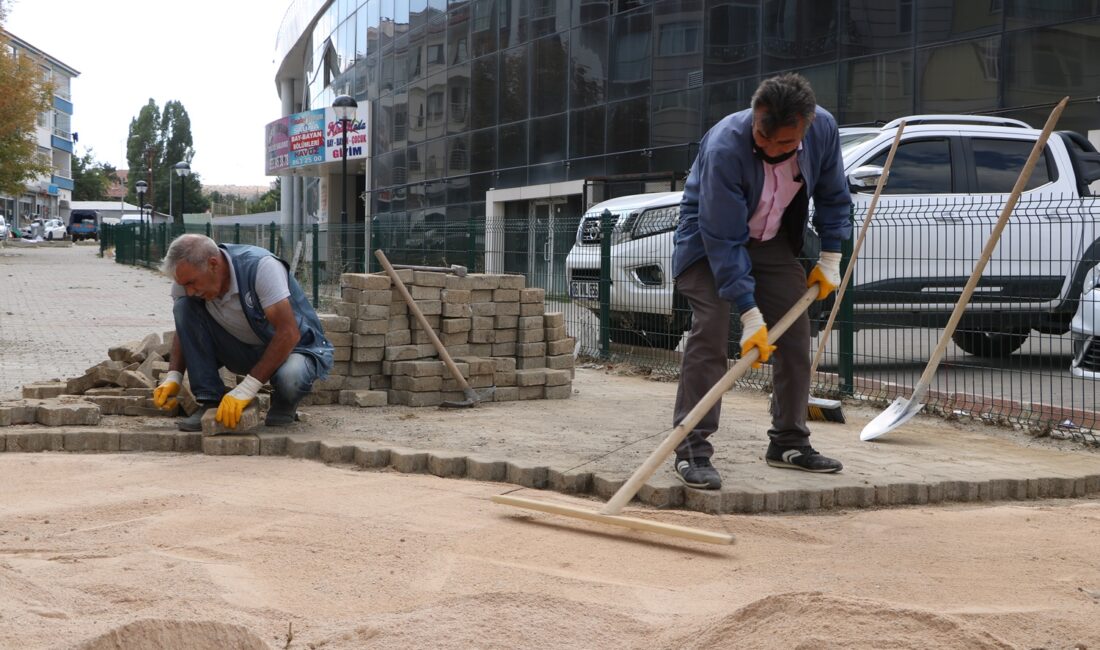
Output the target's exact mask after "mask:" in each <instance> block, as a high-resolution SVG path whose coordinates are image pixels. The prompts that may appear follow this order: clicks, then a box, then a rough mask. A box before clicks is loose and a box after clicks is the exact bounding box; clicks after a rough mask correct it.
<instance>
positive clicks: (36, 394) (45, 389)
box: [23, 381, 67, 399]
mask: <svg viewBox="0 0 1100 650" xmlns="http://www.w3.org/2000/svg"><path fill="white" fill-rule="evenodd" d="M66 384H67V382H63V381H48V382H38V383H34V384H26V385H24V386H23V399H48V398H50V397H57V396H59V395H63V394H64V393H65V386H66Z"/></svg>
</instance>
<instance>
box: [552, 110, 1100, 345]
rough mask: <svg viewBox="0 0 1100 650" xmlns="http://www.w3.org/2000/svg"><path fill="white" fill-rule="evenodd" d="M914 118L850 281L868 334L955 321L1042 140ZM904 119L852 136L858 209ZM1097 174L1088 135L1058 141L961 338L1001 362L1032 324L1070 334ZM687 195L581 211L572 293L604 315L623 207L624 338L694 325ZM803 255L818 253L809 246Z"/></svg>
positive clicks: (975, 122) (1091, 255) (618, 267)
mask: <svg viewBox="0 0 1100 650" xmlns="http://www.w3.org/2000/svg"><path fill="white" fill-rule="evenodd" d="M905 119H906V128H905V132H904V134H903V135H902V141H901V144H900V145H899V149H898V153H897V155H896V157H895V159H894V163H893V167H892V169H891V171H890V179H889V183H888V184H887V185H886V188H885V189H884V192H883V194H882V196H881V197H880V199H879V204H878V208H877V212H876V214H875V216H874V223H873V224H872V227H871V228H870V229H869V231H868V234H867V238H866V240H865V242H864V245H863V249H862V251H861V253H860V260H859V263H858V264H857V266H856V270H855V275H854V278H853V285H852V289H851V295H852V298H853V302H854V308H855V314H856V323H857V325H856V326H857V328H883V327H885V328H889V327H942V326H944V325H945V324H946V323H947V320H948V318H949V317H950V314H951V311H952V309H953V307H954V305H955V302H956V301H957V300H958V297H959V295H960V293H961V291H962V288H963V286H964V285H965V284H966V281H967V279H968V278H969V276H970V273H971V271H972V270H973V267H974V263H975V261H976V260H977V259H978V258H979V257H980V254H981V250H982V248H983V246H984V245H985V242H986V240H987V239H988V237H989V234H990V232H991V231H992V228H993V224H994V223H995V222H996V220H997V216H998V215H999V213H1000V210H1001V208H1002V207H1003V206H1004V202H1005V201H1006V200H1007V197H1008V194H1009V192H1010V191H1011V189H1012V186H1013V184H1014V183H1015V181H1016V177H1017V175H1018V174H1019V170H1020V169H1021V168H1022V167H1023V162H1024V160H1025V159H1026V158H1027V156H1028V154H1029V153H1030V151H1031V149H1032V147H1033V145H1034V143H1035V140H1036V139H1037V138H1038V136H1039V131H1038V130H1036V129H1032V128H1031V127H1030V126H1028V125H1027V124H1026V123H1024V122H1020V121H1018V120H1011V119H1005V118H990V117H982V116H972V115H917V116H911V117H908V118H905ZM899 122H900V120H896V121H894V122H891V123H890V124H887V125H886V126H884V127H882V128H881V129H877V130H874V129H872V130H870V131H868V130H867V129H858V130H848V129H842V130H841V138H842V143H843V144H842V146H841V153H842V156H843V159H844V167H845V173H846V174H847V176H848V179H849V183H850V184H851V186H852V201H853V203H854V204H855V205H856V213H857V215H858V214H860V213H863V212H865V211H866V207H867V205H868V204H869V203H870V200H871V196H872V195H873V193H874V188H875V184H876V182H877V180H878V177H879V176H880V175H881V172H882V165H883V164H884V163H885V159H886V155H887V153H888V151H889V149H890V145H891V143H892V142H893V139H894V135H895V133H896V132H897V128H898V125H899ZM1098 179H1100V153H1097V151H1096V149H1095V148H1094V147H1093V146H1092V144H1091V143H1089V141H1088V140H1087V139H1085V138H1084V137H1083V136H1081V135H1080V134H1077V133H1073V132H1068V131H1062V132H1058V133H1057V134H1056V135H1055V136H1053V137H1051V138H1050V140H1049V141H1048V143H1047V147H1046V150H1045V152H1044V154H1043V156H1042V157H1041V159H1040V161H1039V164H1038V165H1037V166H1036V169H1035V172H1034V173H1033V175H1032V178H1031V181H1030V182H1029V184H1028V186H1027V187H1026V188H1025V192H1024V193H1023V195H1022V197H1021V199H1020V203H1019V204H1018V205H1017V207H1016V209H1015V212H1014V215H1013V218H1012V219H1011V220H1010V221H1009V224H1008V226H1007V227H1006V228H1005V230H1004V232H1003V233H1002V235H1001V240H1000V242H999V244H998V246H997V248H996V249H995V250H994V252H993V256H992V258H991V259H990V261H989V264H988V266H987V268H986V271H985V273H984V274H983V276H982V280H981V282H980V283H979V285H978V288H977V291H976V292H975V294H974V297H973V298H972V300H971V304H970V306H969V308H968V309H967V312H966V315H965V317H964V319H963V321H962V322H961V323H960V325H959V328H958V330H957V331H956V332H955V335H954V337H953V340H954V341H955V343H956V345H958V346H959V347H960V348H962V349H963V350H965V351H966V352H969V353H971V354H975V355H981V356H989V357H1000V356H1007V355H1009V354H1011V353H1012V352H1014V351H1016V350H1017V349H1019V348H1020V347H1021V346H1022V345H1023V344H1024V342H1025V341H1026V340H1027V338H1028V336H1029V334H1030V332H1031V331H1032V330H1037V331H1040V332H1045V333H1054V334H1064V333H1066V332H1067V331H1068V330H1069V326H1070V320H1071V319H1072V317H1073V316H1074V314H1075V313H1076V312H1077V307H1078V298H1080V297H1081V295H1082V285H1083V282H1084V280H1085V277H1086V274H1088V273H1089V272H1090V269H1092V268H1093V267H1094V266H1095V265H1097V264H1098V260H1100V228H1098V227H1097V224H1098V222H1100V198H1098V197H1096V196H1093V195H1092V193H1091V190H1090V189H1089V185H1090V184H1091V183H1093V182H1095V181H1096V180H1098ZM680 197H681V193H680V192H667V193H661V194H647V195H634V196H629V197H621V198H618V199H613V200H612V201H607V202H604V203H601V204H599V205H595V206H593V207H592V208H591V209H590V210H589V211H588V212H587V213H586V214H585V215H584V217H583V218H582V219H581V222H580V225H579V227H578V229H577V240H576V243H575V245H574V246H573V249H572V250H571V251H570V253H569V256H568V257H567V259H566V271H567V274H568V279H569V289H570V296H571V297H572V298H573V299H575V300H577V301H578V302H580V303H581V304H582V305H584V306H585V307H587V308H589V309H592V310H593V311H595V312H597V313H598V309H599V304H598V302H597V301H596V298H597V297H598V296H597V292H598V287H599V269H600V239H601V233H600V226H599V221H600V215H601V214H602V213H603V211H604V210H605V209H608V210H610V211H611V213H612V214H613V215H614V221H615V231H614V234H613V236H612V241H611V244H612V249H611V250H612V255H611V258H612V264H611V267H612V268H611V293H610V302H611V305H610V306H611V320H612V322H611V327H612V339H613V340H616V336H618V339H617V340H618V342H622V343H628V344H635V345H647V346H651V347H659V348H666V349H674V348H675V347H676V346H677V345H678V343H679V341H680V338H681V337H682V334H683V331H684V330H685V329H687V328H688V326H689V324H690V314H689V312H688V311H687V310H686V305H674V300H677V299H678V298H676V296H675V295H674V291H673V282H672V278H671V277H669V265H670V261H671V255H672V235H673V231H674V230H675V227H676V223H677V222H678V220H679V203H680ZM807 240H808V241H810V242H812V241H813V240H814V237H813V236H810V237H808V238H807ZM805 253H806V254H807V255H808V256H810V257H816V250H814V249H813V248H812V247H808V248H807V250H806V251H805ZM829 302H830V301H826V303H829ZM823 306H828V304H826V305H823ZM733 320H734V321H736V319H733Z"/></svg>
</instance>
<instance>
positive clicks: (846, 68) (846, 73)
mask: <svg viewBox="0 0 1100 650" xmlns="http://www.w3.org/2000/svg"><path fill="white" fill-rule="evenodd" d="M840 83H841V88H842V89H843V90H842V91H841V93H840V97H841V98H842V101H843V102H844V104H843V106H841V109H840V111H839V113H840V114H839V115H838V116H837V119H838V120H840V121H841V122H843V123H845V124H858V123H864V122H866V123H873V122H875V121H876V120H883V121H886V122H889V121H890V120H892V119H894V118H896V117H901V116H903V115H910V114H912V112H913V55H912V53H911V52H901V53H898V54H885V55H882V56H875V57H870V58H863V59H856V60H849V61H844V62H843V63H841V65H840ZM822 105H823V106H824V105H825V104H822ZM826 108H828V107H827V106H826Z"/></svg>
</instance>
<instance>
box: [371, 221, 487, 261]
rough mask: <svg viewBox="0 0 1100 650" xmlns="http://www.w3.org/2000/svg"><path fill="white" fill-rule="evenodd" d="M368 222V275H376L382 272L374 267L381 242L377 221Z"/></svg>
mask: <svg viewBox="0 0 1100 650" xmlns="http://www.w3.org/2000/svg"><path fill="white" fill-rule="evenodd" d="M368 221H369V222H370V225H368V226H367V227H368V228H370V241H368V242H367V273H374V272H375V271H376V270H378V271H380V270H381V269H380V268H375V266H374V265H375V264H377V263H378V260H376V259H375V257H374V251H376V250H378V247H379V244H380V243H381V241H380V240H379V239H378V223H377V220H376V219H374V218H371V217H368ZM471 270H472V269H471Z"/></svg>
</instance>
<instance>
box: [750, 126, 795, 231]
mask: <svg viewBox="0 0 1100 650" xmlns="http://www.w3.org/2000/svg"><path fill="white" fill-rule="evenodd" d="M798 148H799V149H802V145H801V144H799V145H798ZM761 164H763V165H764V189H763V191H762V192H761V193H760V203H758V204H757V205H756V211H755V212H753V213H752V217H751V218H750V219H749V236H750V237H752V238H753V239H759V240H761V241H767V240H769V239H771V238H772V237H775V234H776V233H777V232H779V226H780V225H782V221H783V211H784V210H786V209H787V206H788V205H790V204H791V199H793V198H794V196H795V194H798V190H800V189H802V184H803V181H802V180H801V179H800V180H795V179H796V178H800V176H801V175H800V173H799V171H798V154H797V153H796V154H795V155H793V156H791V157H790V158H788V159H786V160H784V161H783V162H781V163H779V164H778V165H770V164H768V163H766V162H762V163H761Z"/></svg>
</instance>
